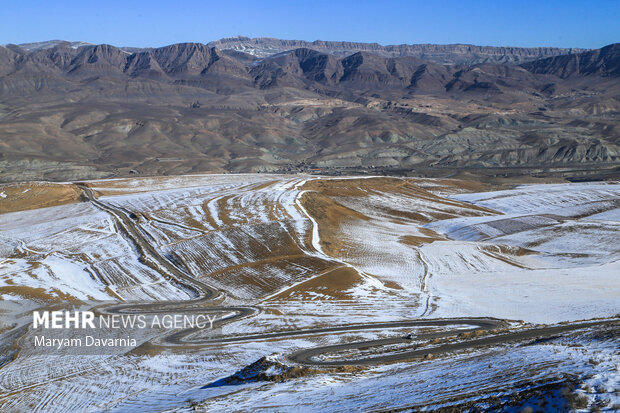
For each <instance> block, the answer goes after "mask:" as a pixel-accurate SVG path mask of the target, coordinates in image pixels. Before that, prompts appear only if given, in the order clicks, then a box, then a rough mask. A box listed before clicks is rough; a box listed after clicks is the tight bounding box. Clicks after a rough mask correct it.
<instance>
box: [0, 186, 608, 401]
mask: <svg viewBox="0 0 620 413" xmlns="http://www.w3.org/2000/svg"><path fill="white" fill-rule="evenodd" d="M316 179H319V178H314V177H308V176H277V175H263V174H255V175H252V174H248V175H195V176H184V177H171V178H140V179H133V180H129V179H121V180H102V181H93V182H90V183H89V185H90V186H91V188H92V189H93V190H94V191H96V192H97V193H98V194H99V195H100V196H99V198H98V199H99V201H101V202H103V203H104V204H106V205H109V206H110V207H113V208H114V209H117V210H119V211H124V212H125V213H126V214H127V215H128V216H131V217H132V219H133V220H134V221H135V224H136V226H137V228H139V231H140V232H141V234H142V235H143V237H144V239H146V240H148V242H149V244H150V245H152V246H153V247H154V248H155V249H156V250H157V251H159V253H161V255H162V256H164V257H166V258H167V259H169V260H171V262H173V263H175V265H177V266H179V268H181V270H182V271H183V272H184V273H186V274H189V276H191V277H193V278H195V279H197V280H200V281H202V282H204V283H206V284H208V285H209V286H211V287H213V288H215V289H217V290H219V291H220V292H221V294H222V301H221V304H222V305H251V306H255V307H257V308H259V310H260V311H259V312H258V313H257V314H255V315H254V316H252V317H250V318H245V319H241V320H238V321H235V322H234V323H231V324H227V325H225V326H224V327H223V334H226V335H243V334H250V333H266V332H273V331H281V330H294V329H298V328H308V327H324V326H334V325H348V324H364V323H369V322H379V321H396V320H407V319H416V318H448V317H462V316H471V317H496V318H503V319H509V320H523V321H524V322H525V323H558V322H562V321H573V320H581V319H590V318H598V317H611V316H614V315H616V314H618V313H620V242H619V241H620V235H619V234H620V213H619V211H620V184H618V183H579V184H554V185H526V186H519V187H516V188H513V189H509V190H502V191H494V192H479V193H471V192H470V191H468V190H467V189H463V188H460V189H459V186H458V185H459V183H458V181H450V182H447V181H445V180H432V179H427V180H397V179H394V180H392V179H385V178H377V179H375V178H366V179H358V178H349V179H329V178H320V181H321V183H320V184H321V185H318V186H316V185H315V186H313V184H316ZM343 188H344V189H346V190H344V189H343ZM308 193H316V194H319V195H320V196H322V197H324V198H325V199H328V200H329V202H324V203H323V204H319V205H322V206H320V207H318V209H316V208H317V207H315V209H310V208H306V207H305V206H304V205H306V204H304V202H305V201H304V194H308ZM321 199H323V198H321ZM332 209H333V210H332ZM310 211H312V212H310ZM333 211H336V212H333ZM343 211H344V212H343ZM334 214H335V215H334ZM338 214H340V215H338ZM347 214H348V215H347ZM334 216H338V217H339V218H338V220H336V219H335V218H334ZM142 254H143V252H141V251H140V248H138V247H137V244H136V243H135V242H134V241H132V238H131V236H130V234H128V233H127V232H126V230H123V227H122V225H120V224H119V221H118V220H117V219H115V217H114V216H112V214H110V213H108V212H106V211H105V210H102V209H100V208H97V207H96V205H94V204H93V203H91V202H81V203H74V204H67V205H61V206H56V207H50V208H43V209H37V210H30V211H21V212H12V213H6V214H0V299H4V300H15V299H21V298H28V299H34V300H37V301H38V302H49V301H52V300H59V299H71V300H92V299H98V300H113V301H132V300H157V301H168V300H178V299H181V300H187V299H190V298H192V297H193V292H192V291H189V290H188V289H186V288H184V287H183V285H181V283H179V282H178V280H175V279H174V277H173V276H171V274H167V273H166V271H164V269H162V268H159V267H157V266H154V265H150V264H149V263H148V260H144V259H142V258H141V255H142ZM516 325H518V324H516ZM380 334H382V332H380V331H377V332H372V331H369V332H364V333H361V332H350V333H340V334H333V335H326V334H323V335H315V336H308V337H289V338H280V339H275V340H269V341H265V340H258V341H255V342H244V343H236V344H235V343H230V344H219V345H212V346H209V345H205V346H203V347H193V348H189V349H186V350H184V351H181V352H180V351H179V350H174V349H164V350H163V351H161V352H159V353H158V354H156V355H152V356H137V355H125V356H80V357H66V356H58V357H53V356H45V357H41V358H35V357H28V358H26V357H21V358H20V357H19V356H18V357H17V358H16V359H15V360H14V361H12V362H10V363H8V364H6V365H4V366H3V367H1V368H0V410H2V411H59V412H64V411H136V410H144V411H165V410H179V409H180V410H183V409H188V411H189V409H190V407H191V408H197V409H199V410H200V409H202V410H205V411H231V410H265V411H272V410H286V411H288V410H305V411H317V410H325V411H343V410H361V411H368V410H382V409H387V408H398V407H405V406H422V405H427V406H431V407H439V406H444V405H458V404H459V403H462V402H464V401H467V400H470V401H471V400H473V401H475V400H482V399H483V398H485V397H491V396H495V397H500V398H501V397H503V396H505V395H507V394H509V393H510V391H513V392H515V391H526V390H527V391H529V390H532V391H534V390H536V386H537V385H536V384H535V383H539V384H540V383H546V384H549V383H556V382H558V383H559V382H562V383H564V382H566V383H568V382H569V381H570V383H568V384H566V383H564V384H563V385H564V386H573V387H574V386H575V383H574V382H573V381H574V380H576V383H577V384H581V385H582V387H584V389H581V390H579V389H578V390H577V392H578V393H580V392H581V393H583V394H587V395H588V397H589V398H590V399H589V400H590V402H589V403H590V406H593V403H599V402H600V404H601V405H602V404H603V402H602V401H601V400H605V401H606V403H607V407H608V408H611V406H613V404H614V403H620V400H619V395H618V389H619V388H620V376H619V374H618V371H619V369H620V360H619V357H618V354H617V351H616V350H617V348H618V346H619V344H620V342H619V340H620V338H619V336H618V332H617V329H616V330H615V331H613V330H612V331H611V333H610V335H609V336H606V337H604V338H597V337H598V336H597V335H596V331H591V332H589V333H587V334H585V335H579V334H572V335H568V336H566V337H559V338H555V339H553V340H551V341H547V342H539V343H538V342H537V343H533V344H532V345H529V346H528V345H518V344H515V345H512V344H511V345H505V346H501V347H498V348H493V349H486V350H477V351H475V352H469V353H464V354H455V355H452V356H444V357H440V358H439V359H437V360H429V361H424V362H414V363H396V364H391V365H385V366H377V367H365V368H362V369H352V370H347V371H319V372H316V373H313V374H310V375H308V376H304V377H299V378H294V379H289V380H287V381H284V382H281V383H275V382H264V381H262V382H261V381H259V382H252V383H248V384H239V385H227V386H211V387H206V388H203V387H204V386H205V385H208V384H210V383H214V382H217V380H219V379H222V378H224V377H227V376H230V375H231V374H233V373H234V372H235V371H237V370H240V369H242V368H243V367H245V366H247V365H249V364H251V363H253V362H254V361H256V360H258V359H259V358H261V357H263V356H269V355H272V354H276V355H279V356H278V357H280V358H281V357H283V356H284V355H286V354H289V353H290V352H292V351H295V350H298V349H302V348H308V347H314V346H322V345H330V344H338V343H341V342H347V341H356V340H360V339H366V340H369V339H373V338H375V337H379V336H380ZM614 334H615V335H614ZM6 337H7V336H6V333H3V332H2V330H0V339H6ZM525 360H527V362H526V363H524V361H525ZM592 360H594V362H593V361H592ZM42 366H43V368H42ZM568 375H572V376H571V377H572V379H571V380H573V381H571V380H568V379H567V377H568ZM103 383H105V385H102V384H103ZM586 386H588V387H587V388H593V389H594V390H593V391H586V390H585V388H586ZM500 389H504V390H500ZM301 394H303V399H302V398H300V397H299V396H300V395H301ZM549 397H551V396H549Z"/></svg>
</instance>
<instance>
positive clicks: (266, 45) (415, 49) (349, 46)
mask: <svg viewBox="0 0 620 413" xmlns="http://www.w3.org/2000/svg"><path fill="white" fill-rule="evenodd" d="M209 46H212V47H217V48H218V49H221V50H235V51H239V52H244V53H249V54H251V55H254V56H257V57H268V56H272V55H274V54H278V53H282V52H286V51H289V50H294V49H300V48H305V49H313V50H317V51H319V52H323V53H329V54H333V55H335V56H339V57H346V56H349V55H351V54H354V53H357V52H368V53H372V54H376V55H379V56H383V57H403V56H414V57H419V58H421V59H425V60H429V61H431V62H434V63H440V64H460V65H465V64H467V65H470V64H478V63H524V62H529V61H532V60H536V59H542V58H545V57H550V56H559V55H565V54H569V53H579V52H582V51H584V50H582V49H575V48H571V49H566V48H564V49H563V48H559V47H492V46H474V45H471V44H447V45H438V44H399V45H389V46H382V45H380V44H378V43H356V42H330V41H323V40H316V41H314V42H307V41H303V40H282V39H273V38H269V37H257V38H249V37H244V36H237V37H228V38H224V39H220V40H216V41H213V42H211V43H209Z"/></svg>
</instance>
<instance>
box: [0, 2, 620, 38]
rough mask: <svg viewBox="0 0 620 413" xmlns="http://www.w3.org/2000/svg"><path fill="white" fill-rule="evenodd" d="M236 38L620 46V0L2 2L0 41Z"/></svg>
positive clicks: (0, 5) (0, 10)
mask: <svg viewBox="0 0 620 413" xmlns="http://www.w3.org/2000/svg"><path fill="white" fill-rule="evenodd" d="M235 35H245V36H249V37H259V36H266V37H279V38H285V39H301V40H317V39H321V40H347V41H358V42H377V43H381V44H401V43H438V44H448V43H469V44H476V45H489V46H559V47H583V48H598V47H602V46H604V45H606V44H610V43H615V42H620V0H599V1H596V0H591V1H573V0H563V1H556V0H538V1H530V0H521V1H509V0H505V1H502V0H496V1H482V0H481V1H469V0H460V1H456V0H454V1H442V0H437V1H435V0H426V1H418V0H409V1H401V0H394V1H390V0H384V1H365V0H357V1H349V0H342V1H337V0H331V1H324V0H314V1H296V0H289V1H272V0H262V1H233V0H230V1H227V0H220V1H217V2H212V1H188V0H176V1H171V0H165V1H161V0H151V1H143V0H137V1H132V0H125V1H117V0H109V1H105V2H104V1H98V0H81V1H68V0H65V1H63V0H54V1H50V0H46V1H29V0H21V1H19V0H0V44H5V43H24V42H32V41H42V40H51V39H64V40H83V41H88V42H92V43H109V44H113V45H117V46H163V45H167V44H171V43H178V42H202V43H206V42H209V41H211V40H215V39H219V38H222V37H228V36H235Z"/></svg>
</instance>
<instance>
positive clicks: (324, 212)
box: [300, 181, 370, 256]
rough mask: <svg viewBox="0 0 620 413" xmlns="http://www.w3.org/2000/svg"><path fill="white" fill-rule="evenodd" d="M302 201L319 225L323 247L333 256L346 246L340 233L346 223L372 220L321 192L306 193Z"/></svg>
mask: <svg viewBox="0 0 620 413" xmlns="http://www.w3.org/2000/svg"><path fill="white" fill-rule="evenodd" d="M312 182H316V181H312ZM353 191H355V189H353ZM300 201H301V203H302V205H303V207H304V208H305V209H306V211H308V213H309V214H310V215H311V216H312V217H313V218H314V219H315V220H316V222H317V223H318V226H319V232H320V234H321V247H322V248H323V250H324V251H325V252H326V253H327V254H329V255H331V256H337V255H338V254H339V253H340V251H341V250H342V248H343V246H344V244H343V236H342V233H341V231H340V227H341V225H342V224H343V223H344V222H346V221H348V220H363V221H367V220H369V219H370V218H368V217H367V216H366V215H364V214H362V213H360V212H357V211H354V210H352V209H350V208H347V207H345V206H344V205H342V204H340V203H338V202H336V201H334V200H333V199H331V198H330V197H329V196H326V195H325V194H322V193H320V192H306V193H304V194H303V195H302V197H301V200H300ZM309 236H310V235H309Z"/></svg>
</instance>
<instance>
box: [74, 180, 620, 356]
mask: <svg viewBox="0 0 620 413" xmlns="http://www.w3.org/2000/svg"><path fill="white" fill-rule="evenodd" d="M77 186H78V187H79V188H80V189H81V190H82V191H83V192H84V194H85V196H86V197H87V198H88V199H89V201H90V202H92V203H93V204H94V205H95V206H96V207H97V208H99V209H101V210H103V211H105V212H107V213H109V214H110V215H111V216H112V217H114V218H115V219H116V220H117V221H118V222H119V224H120V227H121V228H122V229H123V230H124V231H126V233H127V235H128V236H129V237H130V238H131V239H132V240H133V242H134V243H135V244H136V247H137V248H138V250H139V252H140V253H141V254H142V255H144V256H145V258H147V257H148V258H150V259H152V260H154V261H155V263H156V264H157V265H159V266H160V267H162V268H163V269H165V270H166V271H167V272H168V273H169V274H170V275H171V276H172V277H173V278H174V279H175V280H176V281H177V282H179V283H180V284H182V285H184V286H185V287H186V288H189V289H191V290H193V291H194V292H195V293H196V295H197V298H195V299H192V300H184V301H183V300H176V301H166V302H153V303H132V304H120V305H113V306H106V307H102V308H98V309H97V311H102V312H108V313H117V314H118V313H123V314H127V313H135V312H140V313H152V314H155V313H163V312H170V311H182V312H185V313H193V312H199V313H232V315H228V316H227V317H224V318H220V319H218V320H216V321H215V322H214V323H213V326H214V327H216V326H217V327H219V326H222V325H224V324H228V323H231V322H234V321H237V320H239V319H241V318H245V317H250V316H252V315H255V314H256V313H258V312H259V311H260V309H259V308H258V307H250V306H238V307H228V306H217V305H213V304H214V303H213V301H214V300H216V299H217V298H218V297H220V295H221V294H220V292H219V291H218V290H217V289H215V288H212V287H210V286H208V285H207V284H205V283H203V282H201V281H199V280H196V279H195V278H193V277H191V276H190V275H188V274H186V273H185V272H184V271H182V270H181V269H180V268H178V267H177V266H176V265H175V264H174V263H173V262H171V261H170V260H168V259H167V258H166V257H164V256H163V255H161V254H160V253H159V252H158V251H157V250H156V249H155V247H153V246H152V245H151V244H150V243H149V242H148V241H147V240H146V238H145V237H144V235H143V234H142V232H141V231H140V229H139V227H138V226H137V225H136V223H135V222H133V220H132V219H131V217H130V215H129V214H130V213H128V212H127V211H124V210H122V209H120V208H116V207H114V206H112V205H110V204H107V203H104V202H102V201H100V200H98V199H97V198H96V196H95V194H94V192H93V191H92V189H91V188H89V187H88V186H86V185H84V184H82V183H77ZM454 325H467V326H471V328H468V329H450V330H443V331H437V332H430V333H421V334H417V335H415V336H412V337H411V338H405V337H394V338H385V339H378V340H370V341H360V342H353V343H347V344H337V345H331V346H322V347H314V348H310V349H303V350H300V351H297V352H295V353H293V354H290V355H288V356H287V357H286V358H287V359H288V360H289V361H291V362H293V363H297V364H302V365H312V366H325V367H327V366H344V365H374V364H381V363H390V362H397V361H404V360H411V359H415V358H420V357H424V356H427V355H438V354H445V353H450V352H454V351H461V350H467V349H474V348H477V347H483V346H491V345H500V344H506V343H510V342H515V341H521V340H531V339H535V338H544V337H551V336H554V335H557V334H561V333H566V332H570V331H575V330H580V329H585V328H590V327H595V326H600V325H620V319H607V320H596V321H588V322H580V323H571V324H562V325H556V326H548V327H540V328H530V329H525V330H519V331H514V332H509V333H503V334H495V335H488V336H485V337H482V338H475V339H471V340H463V341H457V342H452V343H446V344H440V345H437V346H427V347H423V348H414V349H412V350H405V351H401V352H399V353H391V354H385V355H381V356H376V357H366V358H356V359H344V360H319V359H317V357H318V356H321V355H327V354H334V353H338V352H341V351H345V350H360V349H363V348H367V347H380V346H387V345H393V344H407V343H409V344H411V343H412V340H431V339H433V338H443V337H450V336H455V335H457V334H460V333H466V332H472V331H476V330H483V331H488V330H494V329H501V328H504V327H506V326H507V323H506V321H504V320H498V319H494V318H449V319H434V320H433V319H422V320H420V319H417V320H404V321H393V322H378V323H368V324H357V325H345V326H335V327H325V328H312V329H300V330H293V331H280V332H273V333H265V334H252V335H245V336H233V337H214V338H191V337H189V336H191V335H192V334H194V333H195V332H197V329H184V330H180V331H177V332H175V333H172V334H170V335H168V336H166V337H164V338H163V339H162V341H163V343H167V344H169V345H184V346H185V345H217V344H226V343H235V342H248V341H256V340H270V339H278V338H286V337H300V336H307V335H317V334H330V333H341V332H354V331H364V330H378V329H383V330H385V329H393V328H407V327H411V328H415V327H442V326H443V327H445V326H454Z"/></svg>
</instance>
